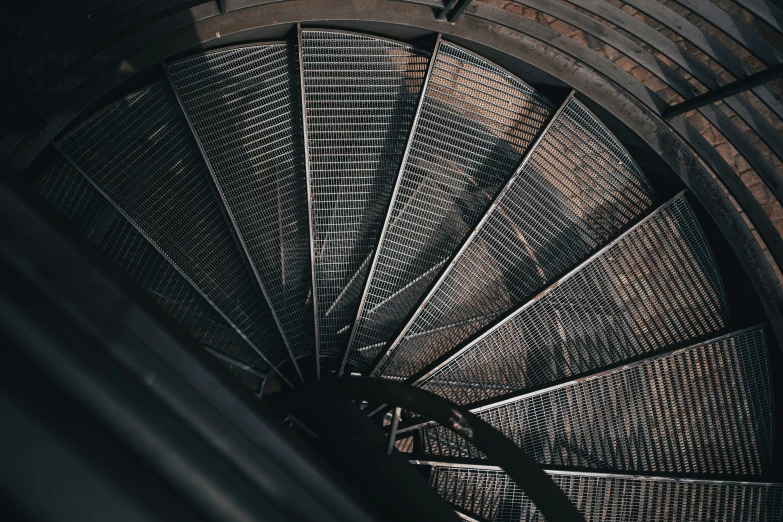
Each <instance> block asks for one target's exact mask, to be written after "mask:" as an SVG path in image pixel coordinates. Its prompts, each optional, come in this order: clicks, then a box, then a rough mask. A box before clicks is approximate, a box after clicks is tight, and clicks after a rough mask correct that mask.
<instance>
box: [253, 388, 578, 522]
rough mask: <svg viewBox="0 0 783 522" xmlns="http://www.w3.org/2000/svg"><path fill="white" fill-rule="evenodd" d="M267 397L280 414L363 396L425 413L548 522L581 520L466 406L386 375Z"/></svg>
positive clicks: (522, 455)
mask: <svg viewBox="0 0 783 522" xmlns="http://www.w3.org/2000/svg"><path fill="white" fill-rule="evenodd" d="M269 399H270V403H269V405H270V406H271V407H272V408H273V409H275V410H276V411H278V412H279V413H281V414H285V413H287V408H290V407H291V406H293V405H295V404H296V403H299V402H305V401H312V400H323V399H329V400H352V399H364V400H368V401H370V402H374V403H385V404H391V405H394V406H398V407H400V408H404V409H406V410H409V411H413V412H415V413H418V414H421V415H424V416H425V417H428V418H430V419H431V420H433V421H435V422H437V423H439V424H441V425H442V426H443V427H445V428H447V429H449V430H451V431H453V432H454V433H456V434H457V435H459V436H461V437H463V438H465V440H467V441H468V442H470V443H472V444H473V445H475V446H476V447H477V448H478V449H479V450H481V451H482V452H484V454H485V455H486V456H487V457H488V458H489V459H490V460H493V461H495V462H497V463H498V464H499V465H500V466H501V467H502V468H503V470H504V471H505V472H506V473H508V475H509V476H510V477H511V478H512V479H513V480H514V481H515V482H516V483H517V485H518V486H519V487H520V489H522V490H523V491H524V492H525V494H526V495H527V496H528V497H529V498H530V500H531V501H532V502H533V503H534V504H535V505H536V507H537V508H538V509H539V510H540V511H541V513H542V514H543V515H544V518H546V519H547V520H558V521H565V522H567V521H574V522H576V521H584V517H583V516H582V514H581V513H580V512H579V511H578V510H577V508H576V506H574V505H573V504H572V503H571V501H570V500H569V499H568V497H567V496H566V495H565V493H563V491H562V490H561V489H560V488H559V487H558V486H557V485H556V484H555V483H554V481H553V480H552V479H551V478H550V477H549V475H547V474H546V473H544V471H543V470H542V469H541V468H540V467H539V465H538V464H537V463H536V462H535V461H534V460H533V459H532V458H530V457H528V456H527V455H526V454H525V452H524V451H522V450H521V449H520V448H519V447H518V446H517V445H515V444H514V443H513V442H511V441H510V440H508V439H507V438H506V436H505V435H503V434H502V433H500V432H499V431H497V430H496V429H495V428H493V427H492V426H490V425H489V424H487V423H486V422H484V421H483V420H481V419H480V418H479V417H477V416H476V415H474V414H472V413H471V412H470V411H469V410H467V409H465V408H463V407H461V406H457V405H456V404H454V403H453V402H451V401H449V400H447V399H444V398H443V397H440V396H438V395H435V394H434V393H431V392H428V391H425V390H423V389H420V388H415V387H413V386H409V385H407V384H402V383H399V382H394V381H389V380H385V379H373V378H370V377H345V378H340V379H326V380H321V381H311V382H308V383H306V384H304V385H303V386H300V387H297V388H295V389H293V390H287V391H285V392H282V393H279V394H276V395H274V396H271V397H269Z"/></svg>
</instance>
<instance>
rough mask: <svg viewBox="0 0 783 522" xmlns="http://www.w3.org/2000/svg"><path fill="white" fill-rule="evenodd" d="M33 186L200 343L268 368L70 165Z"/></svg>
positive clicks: (263, 371)
mask: <svg viewBox="0 0 783 522" xmlns="http://www.w3.org/2000/svg"><path fill="white" fill-rule="evenodd" d="M35 188H36V190H37V191H38V192H39V193H40V194H41V195H42V196H43V197H45V198H46V199H47V200H49V201H50V202H51V203H52V204H53V205H54V206H55V207H56V208H57V209H58V210H59V211H60V212H62V213H63V214H64V216H65V217H66V218H67V219H68V220H69V221H70V222H72V224H73V225H74V227H75V228H76V229H78V230H79V231H80V232H81V233H82V234H84V235H85V236H86V237H87V239H89V240H90V242H92V243H93V244H94V245H95V246H96V247H97V248H98V249H99V250H101V251H102V252H103V253H104V254H105V255H106V256H107V257H108V259H109V260H110V261H111V262H112V263H114V264H115V265H116V266H117V267H118V268H119V269H120V270H121V271H122V272H123V273H125V274H126V275H127V276H129V278H130V279H131V280H132V281H133V282H134V283H136V284H137V285H138V286H139V287H141V289H143V290H144V292H145V293H146V294H147V295H148V296H149V297H150V298H151V299H152V300H153V301H155V302H156V303H158V304H159V305H160V306H161V307H162V308H163V309H164V310H166V312H168V313H169V314H170V315H171V317H172V318H173V319H174V320H175V321H177V322H178V323H180V324H181V325H182V326H183V327H184V328H185V329H186V330H187V331H188V332H189V333H190V334H191V335H192V336H193V337H194V338H195V339H197V340H198V341H199V342H200V343H201V345H202V346H203V347H204V348H206V349H208V350H210V351H212V352H217V353H218V354H221V355H222V356H223V357H224V358H228V359H231V360H234V361H236V364H239V365H247V366H249V367H250V368H252V369H253V370H255V371H256V372H258V373H260V374H262V375H266V374H267V373H268V372H269V365H267V363H266V362H264V361H263V360H262V358H261V357H260V356H259V355H258V353H256V352H255V351H253V349H252V348H251V347H250V346H249V345H248V344H247V342H246V341H245V340H244V339H242V337H241V336H240V335H239V334H238V333H237V332H236V331H235V330H234V329H233V328H232V327H231V325H230V324H229V323H227V322H226V320H225V319H224V318H223V317H221V315H220V314H219V313H218V312H217V311H216V310H215V309H214V308H213V307H212V306H211V304H210V303H209V302H208V301H207V300H206V299H204V297H203V296H202V295H201V294H199V293H198V292H197V291H196V290H195V289H194V288H193V286H192V285H191V284H190V283H189V282H188V281H187V280H186V279H185V278H184V277H182V275H181V274H180V273H179V272H177V270H176V269H175V268H174V267H173V266H172V265H171V263H169V261H167V260H166V259H165V258H164V257H163V256H162V255H161V254H160V253H159V252H158V251H157V250H156V249H155V247H153V246H152V245H151V244H150V243H149V242H148V241H147V240H146V239H145V238H144V236H142V235H141V234H140V233H139V232H138V231H137V230H136V229H135V228H134V227H133V226H132V225H131V224H130V223H129V222H128V221H127V220H126V219H125V218H124V217H123V216H122V215H121V214H120V213H119V212H117V210H116V209H115V208H114V207H113V206H112V205H111V203H109V202H108V201H107V200H106V199H105V198H104V197H103V196H102V195H101V194H100V192H98V191H97V190H96V189H95V188H94V187H93V186H92V184H90V182H89V181H87V180H86V179H85V178H84V176H82V175H81V174H80V173H79V172H78V171H77V170H76V169H75V168H74V167H72V166H70V165H69V164H68V163H67V162H65V161H59V162H57V163H55V165H54V166H53V167H52V168H51V169H50V170H49V171H48V172H47V173H46V174H45V175H44V176H43V177H41V178H40V179H39V180H38V181H37V182H36V184H35Z"/></svg>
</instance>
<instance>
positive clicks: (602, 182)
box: [377, 99, 654, 378]
mask: <svg viewBox="0 0 783 522" xmlns="http://www.w3.org/2000/svg"><path fill="white" fill-rule="evenodd" d="M653 197H654V196H653V191H652V189H651V187H650V186H649V184H648V183H647V180H646V178H645V177H644V175H643V174H642V173H641V171H640V170H639V168H638V167H637V166H636V164H635V163H634V162H633V160H632V159H631V158H630V157H629V156H628V154H627V153H626V152H625V150H624V149H623V148H622V146H620V144H619V143H618V142H617V141H616V140H615V139H614V137H613V136H611V135H610V134H609V133H608V132H607V131H606V130H605V129H604V128H603V126H602V125H601V124H600V123H599V122H598V121H597V120H596V119H595V118H594V117H593V116H592V114H590V113H589V112H588V111H587V110H586V109H585V108H584V107H583V106H582V105H581V104H580V103H579V102H577V101H576V100H574V99H569V100H568V101H566V102H565V106H564V107H563V108H562V110H561V111H559V112H558V113H557V114H556V116H555V119H554V120H553V121H552V123H551V124H550V125H549V126H548V127H547V128H546V129H545V130H544V135H543V136H542V137H541V139H540V141H538V142H537V144H536V145H534V150H533V151H532V152H531V153H530V154H529V155H528V157H527V158H526V160H525V162H524V165H522V166H521V168H520V169H519V170H517V172H516V173H515V174H514V176H513V177H512V178H511V180H510V181H509V183H508V185H506V187H504V189H503V190H502V191H501V193H500V194H499V195H498V197H497V199H496V200H495V202H494V203H493V204H492V206H491V207H490V210H488V211H487V214H486V215H485V217H484V218H483V219H482V220H481V222H480V223H479V225H478V226H477V228H476V229H475V230H474V231H473V232H472V233H471V235H470V236H469V238H468V240H467V242H466V244H465V246H464V247H463V249H462V250H461V251H460V253H459V254H458V255H457V257H456V258H455V259H454V261H453V262H452V263H451V264H450V265H449V267H448V268H447V269H446V271H445V272H444V274H443V275H442V276H441V278H440V279H439V281H438V283H437V284H436V286H435V287H434V288H433V289H432V291H430V292H429V294H428V296H427V297H426V298H425V300H424V302H423V304H422V306H421V307H420V308H419V309H418V310H417V312H416V313H414V315H413V317H412V318H411V319H410V320H409V321H408V324H407V326H406V328H405V329H404V330H403V333H402V334H401V335H400V336H398V337H397V340H396V341H395V344H392V346H391V347H390V352H389V354H388V356H387V358H386V359H385V360H384V361H383V363H382V364H381V365H380V370H379V371H378V372H377V373H378V375H380V376H384V377H386V376H390V377H394V378H407V377H411V376H413V375H414V374H415V373H416V372H418V371H420V370H422V369H424V367H425V366H426V365H427V364H428V363H430V362H433V361H434V360H436V359H437V358H438V357H439V356H441V355H444V354H445V353H447V352H448V351H449V350H450V349H452V348H454V347H456V346H457V345H459V343H461V342H462V341H464V340H466V339H468V338H469V337H470V336H471V335H472V334H474V333H475V332H477V331H478V330H480V329H481V328H482V327H484V326H486V325H487V324H489V323H490V322H491V321H492V320H493V319H495V318H497V317H499V316H500V315H501V314H502V313H504V312H507V311H509V310H511V309H512V308H513V307H514V306H518V305H520V304H522V302H524V301H525V300H526V299H529V298H531V297H533V295H535V293H536V292H538V291H540V290H542V289H543V288H544V287H545V286H546V285H547V284H548V283H551V282H552V281H554V280H555V279H557V277H560V276H562V275H563V274H564V273H565V272H566V271H567V270H568V269H570V268H573V267H574V266H575V265H576V264H577V263H578V262H580V261H583V260H584V259H585V258H586V257H587V256H588V255H589V254H590V253H591V252H593V251H595V249H596V248H598V247H600V246H602V245H604V244H606V243H607V242H608V241H609V240H611V239H614V238H615V237H616V236H617V234H618V233H619V232H620V231H621V230H622V229H623V228H624V227H625V226H627V225H628V224H629V223H630V222H632V221H633V220H635V219H637V218H638V217H639V216H640V215H641V214H642V213H643V212H645V211H646V210H647V209H648V208H649V207H650V206H651V205H652V203H653Z"/></svg>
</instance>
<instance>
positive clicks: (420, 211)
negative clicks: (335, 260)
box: [348, 43, 552, 367]
mask: <svg viewBox="0 0 783 522" xmlns="http://www.w3.org/2000/svg"><path fill="white" fill-rule="evenodd" d="M551 110H552V106H551V104H550V103H549V102H548V101H547V100H545V99H544V98H543V97H541V96H540V95H538V94H537V93H535V92H534V91H532V90H531V89H530V88H529V87H528V86H526V85H524V84H523V83H521V82H520V81H519V80H517V79H516V78H514V77H512V76H510V75H509V74H508V73H506V72H505V71H503V70H501V69H498V68H497V67H495V66H494V65H492V64H490V63H488V62H487V61H485V60H483V59H482V58H479V57H477V56H475V55H473V54H471V53H469V52H467V51H465V50H463V49H461V48H459V47H456V46H454V45H451V44H448V43H441V44H440V47H439V49H438V52H437V54H436V57H435V61H434V64H433V67H432V72H431V75H430V79H429V82H428V84H427V87H426V91H425V93H424V97H423V99H422V103H421V111H420V113H419V117H418V123H417V125H416V128H415V129H414V131H413V135H412V136H411V143H410V145H409V147H410V148H409V152H408V157H407V160H406V164H405V165H404V166H403V168H402V171H401V172H400V179H399V180H398V181H397V189H396V196H395V199H394V201H393V204H392V207H391V208H390V209H389V218H388V219H389V222H388V224H387V226H386V229H385V233H384V237H383V240H382V243H381V244H380V245H379V247H378V248H379V250H378V252H377V258H376V260H375V266H374V269H373V272H372V276H371V280H370V281H369V282H368V288H367V292H366V298H365V301H364V304H363V308H362V310H361V311H360V315H359V317H358V319H357V321H358V322H357V325H356V327H355V328H356V332H355V335H354V338H353V341H352V343H351V346H350V352H349V359H348V360H349V361H350V362H351V363H353V364H355V365H357V366H359V367H364V366H366V365H367V364H368V363H369V362H370V361H372V360H373V358H374V357H375V356H376V355H377V354H378V353H379V351H380V350H381V348H382V347H383V346H384V345H385V343H386V342H388V341H390V340H391V339H390V337H391V336H392V335H394V334H396V333H397V332H398V331H399V329H400V327H402V326H403V322H404V320H405V319H406V318H407V316H408V315H409V313H410V311H411V310H412V308H413V306H415V304H416V302H417V301H418V300H419V299H420V298H421V297H422V295H423V293H424V292H425V291H426V289H427V288H428V287H429V285H430V284H431V283H432V282H433V280H434V279H435V277H436V276H437V275H438V273H439V271H440V268H441V266H439V265H442V264H443V263H444V262H445V261H447V260H448V259H449V258H451V256H452V255H453V254H454V253H455V250H456V248H457V247H458V245H459V244H460V242H461V241H462V240H463V239H464V238H465V237H466V236H467V235H468V234H469V233H470V231H471V230H472V229H473V228H474V227H475V226H476V224H477V223H478V221H479V219H480V218H481V216H482V214H483V213H484V212H485V210H486V209H487V207H488V206H489V204H490V202H491V201H492V199H493V198H494V197H495V196H496V195H497V193H498V192H499V191H500V189H501V188H502V186H503V184H504V183H505V182H506V180H507V179H508V178H509V177H510V176H511V175H512V173H513V172H514V171H515V169H516V168H517V167H518V165H519V163H520V161H521V159H522V154H523V153H524V152H525V150H527V148H528V147H529V146H530V145H531V143H532V141H533V140H534V138H535V136H536V134H537V133H538V131H539V130H540V129H541V127H542V126H543V125H544V122H545V121H546V119H547V116H548V115H549V113H550V112H551Z"/></svg>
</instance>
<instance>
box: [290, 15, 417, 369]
mask: <svg viewBox="0 0 783 522" xmlns="http://www.w3.org/2000/svg"><path fill="white" fill-rule="evenodd" d="M300 52H301V57H302V58H301V59H302V61H301V66H302V81H303V88H302V92H303V105H304V110H305V116H306V117H305V136H306V145H307V158H308V159H307V170H308V178H309V191H308V195H309V197H310V205H311V207H310V220H311V222H310V226H311V231H312V240H313V244H312V249H313V254H312V255H313V259H314V260H315V264H314V276H313V278H314V283H313V293H314V295H315V306H316V328H317V336H318V339H317V343H318V353H319V356H320V357H335V356H339V355H340V354H341V353H342V350H343V348H344V347H345V343H346V341H347V335H348V332H349V326H350V324H351V323H352V321H353V318H354V316H355V314H356V310H357V308H358V305H359V298H360V296H361V289H362V288H363V286H364V281H365V279H366V277H367V273H368V272H369V269H370V263H369V259H370V257H371V255H372V253H373V249H374V248H375V245H376V244H377V241H378V236H379V234H380V231H381V227H382V225H383V218H384V215H385V211H386V207H387V205H388V201H389V198H390V197H391V192H392V188H393V186H394V179H395V176H396V174H397V171H398V169H399V165H400V162H401V161H402V156H403V152H404V151H405V144H406V143H407V139H408V133H409V132H410V128H411V122H412V120H413V115H414V112H415V111H416V103H417V100H418V98H419V93H420V91H421V88H422V84H423V83H424V75H425V72H426V70H427V63H428V62H429V52H428V51H425V50H422V49H418V48H416V47H412V46H410V45H406V44H403V43H398V42H393V41H390V40H385V39H382V38H374V37H371V36H364V35H357V34H351V33H346V32H338V31H325V30H310V29H303V30H302V31H301V49H300Z"/></svg>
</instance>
